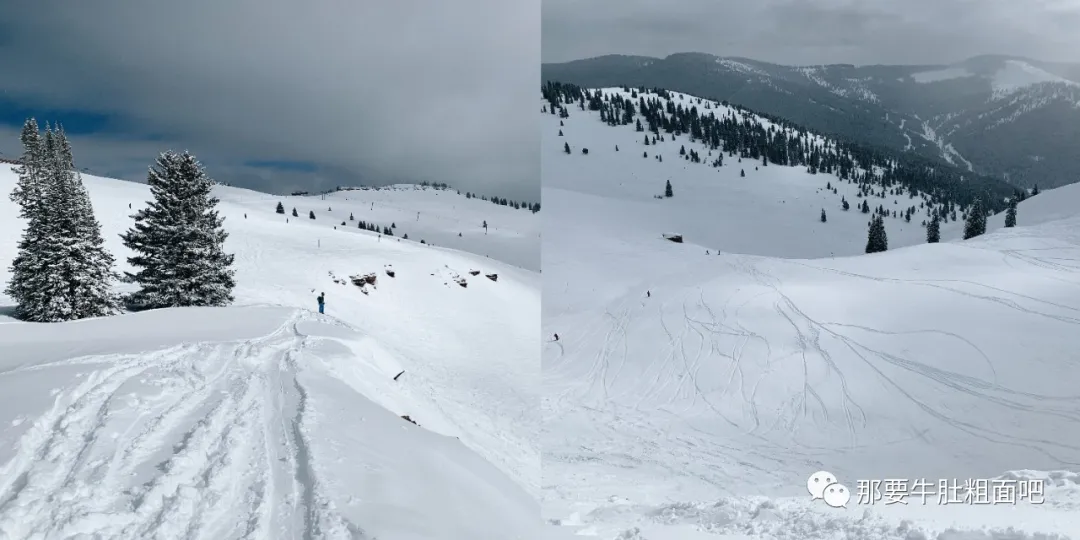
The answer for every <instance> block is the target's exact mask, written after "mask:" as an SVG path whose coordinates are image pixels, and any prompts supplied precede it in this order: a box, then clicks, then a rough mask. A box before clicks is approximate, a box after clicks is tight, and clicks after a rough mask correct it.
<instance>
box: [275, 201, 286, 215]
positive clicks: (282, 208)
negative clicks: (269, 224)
mask: <svg viewBox="0 0 1080 540" xmlns="http://www.w3.org/2000/svg"><path fill="white" fill-rule="evenodd" d="M277 213H279V214H284V213H285V205H283V204H281V202H280V201H279V202H278V203H277Z"/></svg>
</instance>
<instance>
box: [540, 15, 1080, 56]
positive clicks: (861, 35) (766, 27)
mask: <svg viewBox="0 0 1080 540" xmlns="http://www.w3.org/2000/svg"><path fill="white" fill-rule="evenodd" d="M542 11H543V49H542V51H543V60H544V61H545V62H563V61H568V60H575V59H580V58H588V57H593V56H600V55H604V54H636V55H644V56H657V57H663V56H666V55H668V54H672V53H676V52H706V53H712V54H718V55H723V56H745V57H749V58H754V59H757V60H765V61H772V62H778V63H788V64H821V63H852V64H874V63H909V64H930V63H947V62H953V61H959V60H962V59H965V58H968V57H971V56H977V55H981V54H1010V55H1019V56H1029V57H1033V58H1037V59H1041V60H1062V61H1073V62H1077V61H1080V31H1077V28H1080V0H1024V1H1016V0H907V1H903V2H900V1H897V0H887V1H885V0H861V1H846V0H845V1H842V0H755V1H753V2H750V1H746V2H742V1H740V2H716V1H715V0H675V1H669V2H661V1H658V0H590V1H588V2H579V1H576V0H544V2H543V8H542Z"/></svg>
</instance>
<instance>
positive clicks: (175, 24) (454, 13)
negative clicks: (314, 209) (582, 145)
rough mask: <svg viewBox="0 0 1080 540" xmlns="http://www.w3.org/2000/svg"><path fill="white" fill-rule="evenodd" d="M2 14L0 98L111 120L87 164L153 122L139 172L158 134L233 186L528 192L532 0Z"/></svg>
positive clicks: (278, 3) (97, 5) (95, 7)
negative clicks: (414, 185)
mask: <svg viewBox="0 0 1080 540" xmlns="http://www.w3.org/2000/svg"><path fill="white" fill-rule="evenodd" d="M0 19H2V22H0V34H3V35H4V36H5V37H4V39H3V40H0V69H2V70H3V77H0V92H3V93H4V96H5V99H7V100H9V101H16V102H18V103H20V104H21V105H22V106H24V107H31V108H33V107H38V108H47V109H69V110H90V111H95V112H97V113H102V114H108V115H111V116H112V117H114V121H113V122H112V125H111V128H113V129H112V131H111V132H110V133H104V134H101V135H100V136H99V137H96V141H91V140H90V138H86V139H87V140H86V141H84V144H83V145H81V146H80V147H76V148H75V150H76V152H77V153H78V154H79V155H77V156H76V158H77V159H80V161H81V162H82V164H87V165H88V166H91V168H99V169H109V168H115V167H114V166H113V165H111V164H110V163H111V159H112V155H111V153H115V154H116V156H117V159H126V158H127V157H129V156H130V154H131V152H132V149H131V148H130V147H129V148H120V147H118V146H122V145H124V144H126V143H129V142H130V141H125V140H121V139H130V138H131V135H132V134H149V133H157V134H165V135H159V136H158V137H157V138H158V139H162V140H161V141H158V144H144V143H134V144H133V146H134V147H136V148H144V147H145V149H146V150H147V152H149V155H148V156H141V154H140V156H141V161H142V165H141V167H140V169H141V172H140V173H138V176H141V175H144V174H145V169H146V165H148V164H149V160H152V159H153V157H154V156H155V155H156V153H157V151H159V150H161V149H163V148H162V145H163V144H164V143H169V144H168V145H167V146H179V147H182V148H184V149H190V150H191V151H193V152H195V153H196V154H197V155H198V156H199V157H200V158H201V159H203V160H204V161H206V162H207V163H208V164H211V163H218V164H220V167H219V168H218V169H216V171H213V170H212V171H211V172H216V174H217V176H222V174H223V173H222V171H225V170H228V171H231V172H230V174H234V175H238V176H243V177H244V178H245V180H244V181H243V182H234V183H237V184H241V183H250V182H252V181H265V182H273V185H267V187H268V188H276V189H281V188H282V187H283V186H287V185H289V184H292V183H295V182H298V181H299V182H310V183H320V184H323V185H325V186H333V185H337V184H348V183H352V182H355V181H357V180H366V181H368V182H379V183H382V182H392V181H402V182H420V181H432V182H447V183H450V184H451V185H454V186H456V187H459V188H461V189H467V190H473V191H480V192H486V193H493V194H499V195H503V196H508V197H519V198H528V199H535V198H536V197H537V196H538V194H539V160H538V158H537V155H536V147H537V145H538V132H537V128H536V116H535V114H534V112H535V111H533V107H532V105H533V104H534V102H535V93H536V88H537V86H538V85H539V65H538V59H539V32H540V29H539V5H538V1H537V2H533V1H531V0H530V1H528V2H522V1H520V0H515V1H512V2H506V1H504V0H464V1H463V2H428V1H420V0H395V1H393V2H375V1H323V2H295V1H292V2H288V1H284V0H258V1H256V0H232V1H229V2H220V1H217V0H196V1H189V2H129V1H121V0H95V1H94V2H54V1H51V0H50V1H40V0H39V1H36V2H23V3H7V4H6V5H5V7H4V9H3V15H2V17H0ZM11 144H12V143H11V142H10V141H4V143H3V145H0V150H3V151H10V150H11V148H10V147H11ZM15 144H17V142H16V143H15ZM89 147H93V150H88V148H89ZM258 162H264V163H266V162H279V163H309V164H312V165H313V167H312V168H295V167H283V168H279V169H275V168H272V167H270V168H268V167H258V166H255V167H252V166H246V165H245V164H246V163H247V164H250V163H258ZM312 169H314V170H312ZM259 179H262V180H259ZM309 187H310V186H309Z"/></svg>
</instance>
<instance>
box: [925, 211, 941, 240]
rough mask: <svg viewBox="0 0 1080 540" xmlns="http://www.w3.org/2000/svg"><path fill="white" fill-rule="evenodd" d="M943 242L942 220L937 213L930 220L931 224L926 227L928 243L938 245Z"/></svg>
mask: <svg viewBox="0 0 1080 540" xmlns="http://www.w3.org/2000/svg"><path fill="white" fill-rule="evenodd" d="M940 241H941V218H939V217H938V215H937V212H934V217H933V218H931V219H930V224H928V225H927V226H926V242H927V243H929V244H936V243H938V242H940Z"/></svg>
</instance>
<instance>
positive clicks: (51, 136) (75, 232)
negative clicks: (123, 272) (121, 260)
mask: <svg viewBox="0 0 1080 540" xmlns="http://www.w3.org/2000/svg"><path fill="white" fill-rule="evenodd" d="M24 134H26V135H27V137H26V142H25V143H24V144H25V145H26V146H27V152H26V153H27V157H28V158H30V159H29V161H28V163H31V164H32V165H31V166H30V167H29V170H30V171H33V174H34V177H35V179H36V180H35V181H34V182H31V183H27V184H26V185H25V186H24V189H23V190H22V192H21V194H20V197H23V199H22V200H24V201H25V203H26V206H25V207H24V208H25V209H26V210H27V212H26V217H27V219H28V221H29V223H28V226H27V229H26V232H25V234H24V236H23V238H22V240H21V241H20V242H19V254H18V255H17V256H16V257H15V260H14V261H13V263H12V279H11V281H10V283H9V284H8V288H7V292H8V294H9V295H11V296H12V298H14V299H15V300H16V302H17V303H18V306H17V308H16V315H17V316H18V317H20V318H22V319H24V320H30V321H36V322H54V321H68V320H75V319H84V318H87V317H103V316H106V315H112V314H114V313H116V312H117V311H118V310H119V302H118V301H117V297H116V296H115V295H114V294H113V292H112V281H113V280H114V279H115V278H116V277H117V276H116V274H115V273H114V272H113V265H114V264H115V260H114V259H113V257H112V255H111V254H109V252H108V251H106V250H105V247H104V246H105V242H104V240H103V239H102V237H101V226H100V225H99V224H98V222H97V220H96V219H95V217H94V211H93V207H92V206H91V203H90V196H89V194H88V193H87V192H86V188H85V187H83V184H82V178H81V177H80V176H79V174H78V172H76V171H75V165H74V160H73V158H72V154H71V146H70V144H69V143H68V140H67V136H66V135H65V134H64V132H63V130H62V129H59V128H57V130H56V131H53V130H51V129H48V128H46V132H45V138H44V140H43V141H39V143H35V142H33V141H34V139H35V137H33V136H32V135H30V134H29V130H24ZM29 186H33V187H29Z"/></svg>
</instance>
